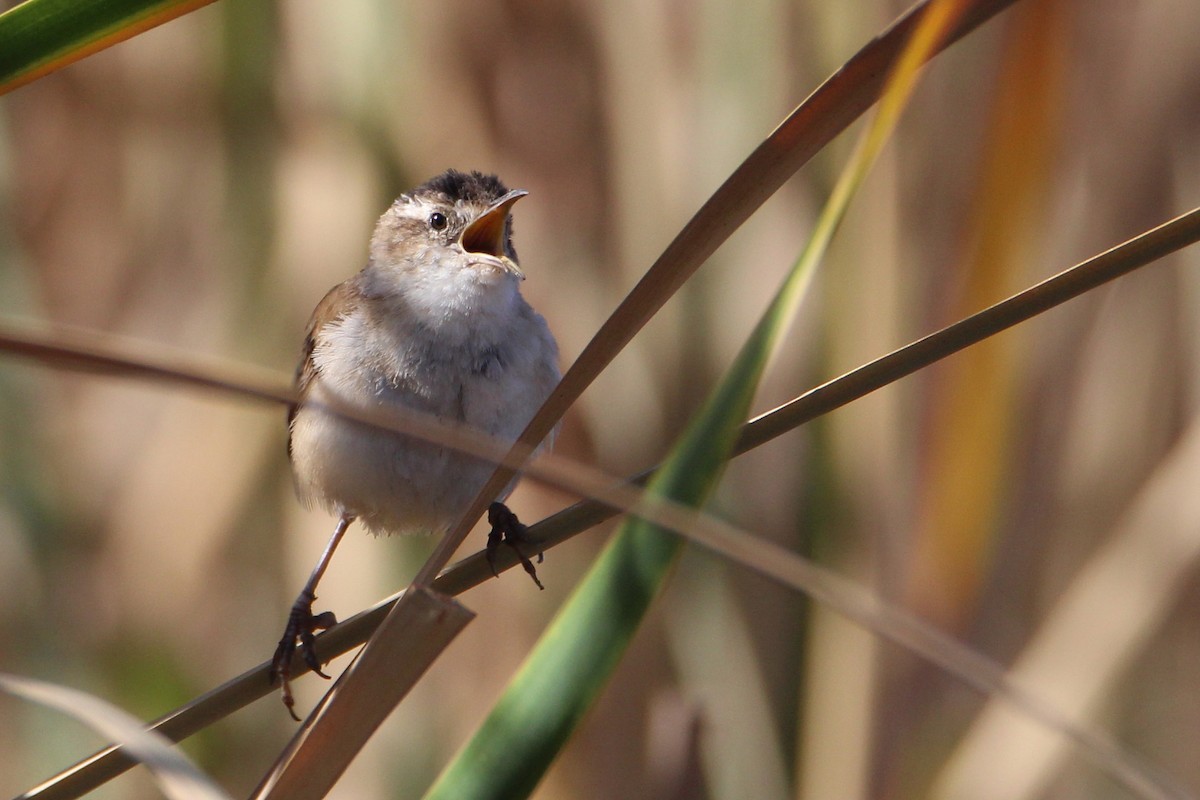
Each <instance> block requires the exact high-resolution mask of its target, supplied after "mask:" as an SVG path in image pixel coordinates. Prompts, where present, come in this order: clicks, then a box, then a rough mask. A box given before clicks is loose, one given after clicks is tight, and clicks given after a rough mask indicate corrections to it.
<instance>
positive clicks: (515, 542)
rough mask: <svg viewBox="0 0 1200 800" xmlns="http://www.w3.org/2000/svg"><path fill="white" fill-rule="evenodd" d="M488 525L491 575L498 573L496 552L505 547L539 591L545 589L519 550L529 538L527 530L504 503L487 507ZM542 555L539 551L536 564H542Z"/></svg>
mask: <svg viewBox="0 0 1200 800" xmlns="http://www.w3.org/2000/svg"><path fill="white" fill-rule="evenodd" d="M488 524H489V525H491V526H492V530H491V533H489V534H488V538H487V550H486V551H485V553H486V555H487V561H488V566H490V567H491V568H492V574H493V575H495V576H496V577H497V578H498V577H500V573H499V572H498V571H497V570H496V551H497V550H499V549H500V545H502V544H503V545H507V546H508V547H510V548H512V551H513V552H514V553H516V555H517V558H518V559H519V560H520V561H521V566H522V567H523V568H524V569H525V572H526V573H527V574H528V575H529V577H530V578H532V579H533V582H534V583H536V584H537V587H538V588H539V589H545V588H546V587H545V586H542V582H541V581H540V580H538V576H537V569H536V568H535V567H534V566H533V562H532V561H530V560H529V557H528V556H526V555H525V553H524V552H523V551H522V550H521V547H520V546H521V544H527V543H528V542H529V538H528V537H527V536H526V535H525V534H526V532H527V531H528V530H529V529H528V528H527V527H526V526H525V525H524V524H523V523H522V522H521V520H519V519H517V515H516V514H514V513H513V512H512V511H510V510H509V508H508V506H506V505H504V503H500V502H496V503H492V504H491V505H490V506H488ZM542 558H543V555H542V553H541V552H540V551H539V552H538V554H537V561H538V563H539V564H540V563H542Z"/></svg>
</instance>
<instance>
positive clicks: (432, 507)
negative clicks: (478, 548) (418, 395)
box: [292, 381, 540, 534]
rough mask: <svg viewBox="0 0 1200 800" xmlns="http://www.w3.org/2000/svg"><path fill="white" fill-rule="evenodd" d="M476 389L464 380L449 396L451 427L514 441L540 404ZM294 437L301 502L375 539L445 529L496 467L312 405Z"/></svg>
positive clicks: (304, 410) (301, 414) (390, 402)
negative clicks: (350, 518) (348, 517)
mask: <svg viewBox="0 0 1200 800" xmlns="http://www.w3.org/2000/svg"><path fill="white" fill-rule="evenodd" d="M479 388H480V387H477V386H472V384H471V382H470V381H468V382H465V383H463V384H461V385H460V387H459V388H458V389H457V391H456V392H455V393H454V394H455V395H456V399H455V402H454V405H455V406H456V408H455V409H454V411H455V414H454V416H455V417H457V418H458V419H461V420H463V421H462V422H458V421H456V422H455V423H454V424H463V425H465V426H466V427H468V428H471V429H474V430H479V431H482V432H484V433H486V434H488V435H490V436H494V437H497V438H501V439H504V440H508V441H511V440H513V439H515V438H516V436H517V435H518V434H519V433H520V431H521V430H522V429H523V428H524V426H525V424H526V423H527V422H528V420H529V418H530V417H531V416H532V414H533V411H534V410H536V408H537V404H538V403H540V398H528V399H527V398H524V397H523V396H522V395H521V393H520V392H517V393H513V394H507V395H506V394H505V393H503V392H499V393H498V392H496V391H479ZM380 399H381V400H383V403H381V404H382V405H399V406H407V405H409V402H403V401H401V400H400V399H399V398H396V397H387V398H380ZM410 400H411V398H410ZM529 400H532V401H533V402H532V403H530V402H529ZM442 405H444V403H443V404H442ZM441 417H442V419H445V416H444V415H441ZM292 439H293V453H295V454H296V457H295V458H294V459H293V471H294V473H295V477H296V486H297V490H298V492H299V494H300V497H301V499H302V500H303V501H304V502H305V503H306V504H309V505H320V506H322V507H324V508H326V509H328V510H329V511H331V512H333V513H336V514H341V513H350V514H353V515H355V516H356V517H358V519H359V520H360V521H361V522H362V523H363V524H364V525H365V526H366V527H367V528H368V529H370V530H371V531H372V532H374V533H377V534H380V533H428V532H441V531H444V530H445V529H446V528H447V527H449V526H450V525H452V524H453V523H454V522H455V520H456V519H457V518H458V516H459V515H460V514H461V513H462V512H463V511H465V510H466V507H467V504H468V503H470V502H471V500H472V499H474V497H475V495H476V494H477V493H478V492H479V489H480V488H481V487H482V486H483V483H484V481H486V480H487V478H488V476H489V475H490V474H491V472H492V470H493V469H494V467H493V466H492V465H491V464H489V463H486V462H484V461H480V460H478V459H474V458H471V457H470V456H467V455H464V454H461V453H457V452H455V451H453V450H448V449H445V448H442V447H438V446H436V445H431V444H428V443H426V442H422V441H420V440H418V439H414V438H412V437H409V436H403V435H401V434H396V433H391V432H387V431H383V430H380V429H378V428H374V427H371V426H368V425H364V424H361V423H357V422H353V421H350V420H346V419H344V418H340V417H336V416H333V415H331V414H329V413H328V412H326V411H324V410H322V409H320V408H319V407H314V406H311V405H310V406H306V407H303V408H301V409H300V411H299V413H298V414H297V415H296V418H295V420H294V422H293V428H292ZM511 488H512V485H511V484H510V485H509V487H507V488H506V489H505V491H504V492H503V493H502V494H501V495H500V497H498V498H496V499H503V498H504V497H505V496H507V494H508V493H509V491H511Z"/></svg>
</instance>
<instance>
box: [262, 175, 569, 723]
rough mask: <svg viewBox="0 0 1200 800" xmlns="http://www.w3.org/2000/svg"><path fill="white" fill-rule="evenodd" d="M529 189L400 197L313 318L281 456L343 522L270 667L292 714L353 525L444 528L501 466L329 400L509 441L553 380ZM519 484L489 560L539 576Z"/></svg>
mask: <svg viewBox="0 0 1200 800" xmlns="http://www.w3.org/2000/svg"><path fill="white" fill-rule="evenodd" d="M525 194H526V192H524V191H521V190H515V191H509V190H508V189H507V188H506V187H505V186H504V184H503V183H501V182H500V180H499V179H498V178H496V177H495V176H492V175H483V174H481V173H479V172H471V173H469V174H468V173H463V172H458V171H456V170H449V171H447V172H445V173H443V174H441V175H439V176H437V177H436V178H433V179H432V180H430V181H428V182H426V183H424V184H422V185H420V186H418V187H417V188H415V189H413V190H412V191H411V192H409V193H407V194H402V195H400V197H399V198H397V200H396V201H395V202H394V203H392V206H391V207H390V208H389V209H388V210H387V212H385V213H384V215H383V216H382V217H381V218H380V219H379V222H378V224H377V225H376V226H375V232H374V235H372V237H371V245H370V252H369V257H368V260H367V266H366V267H365V268H364V269H363V270H362V271H361V272H359V273H358V274H357V275H355V276H354V277H352V278H350V279H349V280H347V281H345V282H344V283H341V284H339V285H337V286H335V287H334V288H333V289H332V290H331V291H330V292H329V293H328V294H327V295H325V299H323V300H322V301H321V302H320V304H318V305H317V308H316V310H315V311H314V312H313V315H312V319H311V320H310V321H309V324H308V332H307V335H306V337H305V341H304V352H303V357H302V359H301V361H300V367H299V369H298V370H297V374H296V388H297V393H298V395H299V398H300V402H299V403H298V404H297V405H295V406H293V407H292V408H291V409H290V410H289V417H288V420H289V428H290V432H291V437H290V439H289V441H288V454H289V456H290V458H291V463H292V471H293V474H294V476H295V482H296V488H297V491H298V493H299V495H300V498H301V500H302V501H303V502H304V503H305V504H306V505H309V506H311V505H318V506H321V507H323V508H325V509H326V510H328V511H330V512H332V513H334V514H336V515H338V523H337V527H336V528H335V530H334V533H333V536H332V538H331V539H330V541H329V544H328V545H327V547H326V549H325V552H324V553H323V555H322V556H321V559H320V560H319V561H318V563H317V565H316V568H315V569H314V570H313V573H312V576H311V577H310V578H309V580H308V583H307V584H306V585H305V587H304V589H303V590H302V591H301V593H300V595H299V597H297V599H296V603H295V605H294V606H293V607H292V611H291V614H290V616H289V619H288V625H287V629H286V630H285V632H284V635H283V638H282V639H281V640H280V642H279V646H278V648H277V649H276V651H275V657H274V659H273V661H272V666H271V679H272V681H274V680H279V681H280V682H281V683H282V687H283V698H284V703H285V705H286V706H287V708H288V711H289V712H291V713H292V716H293V717H294V716H295V713H294V712H293V711H292V698H291V691H290V688H289V685H288V680H289V677H290V665H291V660H292V656H293V654H294V653H295V651H296V649H297V647H298V648H299V649H300V651H301V654H302V656H303V658H304V660H305V663H307V664H308V666H309V667H310V668H312V670H313V671H314V672H316V673H317V674H318V675H322V676H323V677H328V676H326V675H324V673H322V672H321V670H320V663H319V661H318V659H317V656H316V652H315V649H314V646H313V645H314V633H315V631H317V630H320V629H323V628H327V627H329V626H330V625H332V624H333V623H334V621H335V620H334V619H333V616H332V615H331V614H329V613H328V612H325V613H324V614H318V615H314V614H313V613H312V604H313V601H314V600H315V599H316V594H315V590H316V585H317V582H318V581H319V580H320V578H321V576H322V575H323V574H324V571H325V568H326V566H327V565H328V562H329V559H330V557H331V556H332V555H333V551H334V549H335V548H336V547H337V544H338V542H339V541H340V540H341V538H342V535H343V534H344V533H345V531H346V528H347V527H349V525H350V524H351V523H352V522H353V521H355V520H358V521H360V522H361V523H362V524H363V525H365V526H366V528H367V530H369V531H371V532H372V533H375V534H394V533H429V532H433V533H438V532H444V531H445V530H446V529H447V528H448V527H449V526H450V525H451V524H453V523H454V522H455V521H456V519H457V517H458V516H459V515H460V514H461V513H462V512H463V511H464V510H465V509H466V507H467V505H468V504H469V503H470V502H471V501H472V500H473V499H474V497H475V495H476V494H477V493H478V491H479V489H480V488H481V487H482V486H483V484H484V482H485V481H486V480H487V478H488V477H489V476H490V475H491V473H492V471H493V469H494V466H493V465H492V464H490V463H487V462H485V461H482V460H478V459H473V458H471V457H469V456H466V455H463V454H460V453H457V452H454V451H451V450H448V449H444V448H441V447H438V446H436V445H432V444H428V443H425V442H422V441H419V440H417V439H414V438H411V437H409V436H404V435H402V434H399V433H394V432H389V431H386V430H383V429H381V428H378V427H373V426H370V425H366V424H364V423H361V422H356V421H354V420H351V419H347V418H346V417H344V416H338V415H337V414H336V413H333V412H332V411H330V410H329V406H330V405H333V404H339V405H341V404H344V405H348V406H350V407H352V408H361V409H363V410H364V411H366V412H369V411H370V410H371V409H372V408H375V409H387V408H397V407H398V408H401V409H411V410H415V411H418V412H423V413H426V414H432V415H434V416H435V417H437V418H438V419H439V420H442V421H443V422H446V423H449V424H454V425H461V426H463V427H464V428H469V429H472V430H475V431H478V432H481V433H484V434H487V435H490V436H492V437H495V438H498V439H502V440H507V441H513V440H515V439H516V438H517V436H518V435H519V434H520V433H521V431H522V430H523V429H524V428H525V425H526V424H527V423H528V422H529V420H530V419H531V418H532V417H533V414H534V412H535V411H536V410H537V409H538V407H539V406H540V405H541V404H542V402H543V401H544V400H545V399H546V397H547V396H548V395H549V394H550V391H551V390H552V389H553V388H554V386H555V384H556V383H557V382H558V379H559V371H558V363H557V360H558V348H557V346H556V344H555V341H554V337H553V336H552V335H551V333H550V329H549V328H548V327H547V326H546V321H545V320H544V319H542V317H541V316H540V315H539V314H538V313H537V312H535V311H534V310H533V309H532V308H530V307H529V304H528V303H526V302H525V299H524V298H523V297H522V296H521V293H520V291H519V284H520V282H521V281H522V280H523V279H524V277H525V276H524V274H523V273H522V272H521V268H520V267H519V266H518V264H517V254H516V251H515V250H514V249H513V246H512V221H511V219H510V216H509V212H510V210H511V208H512V206H513V204H514V203H516V202H517V200H519V199H521V198H522V197H523V196H525ZM551 438H553V436H551ZM548 441H549V440H548ZM543 446H547V445H543ZM514 482H515V481H514ZM512 488H513V485H512V484H511V483H510V484H509V486H508V487H507V488H506V489H505V490H504V492H503V493H502V494H501V495H500V496H499V497H497V498H495V501H496V502H494V503H493V504H492V507H491V509H490V510H489V512H488V519H489V521H490V522H491V524H492V533H491V535H490V536H489V537H488V548H489V550H488V552H489V556H490V555H491V554H492V553H493V552H494V549H495V547H496V546H497V545H498V544H499V543H501V542H508V543H509V544H512V545H513V546H514V549H517V551H518V556H519V557H520V559H521V561H522V563H523V564H524V565H525V566H526V571H527V572H529V573H530V575H531V576H532V577H533V578H534V580H535V581H537V577H536V572H534V570H533V566H532V564H531V563H530V562H529V560H528V557H527V556H525V555H524V554H523V553H521V552H520V549H519V544H518V543H517V542H516V541H515V540H516V538H517V537H519V535H520V533H521V532H523V530H524V526H522V525H521V524H520V522H519V521H518V520H517V518H516V516H515V515H513V514H512V512H511V511H509V510H508V509H507V508H506V507H505V506H504V505H503V504H502V502H501V501H503V500H504V499H505V497H507V496H508V494H509V492H510V491H511V490H512ZM538 585H539V586H541V584H540V582H539V583H538Z"/></svg>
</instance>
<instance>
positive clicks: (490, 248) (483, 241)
mask: <svg viewBox="0 0 1200 800" xmlns="http://www.w3.org/2000/svg"><path fill="white" fill-rule="evenodd" d="M527 194H529V192H527V191H525V190H524V189H513V190H512V191H511V192H509V193H508V194H506V195H504V196H503V197H501V198H500V199H499V200H497V201H496V202H494V203H492V204H491V205H490V206H488V209H487V210H486V211H484V212H483V213H482V214H480V215H479V216H478V217H476V218H475V219H474V220H473V221H472V222H471V224H470V225H468V226H467V227H466V229H465V230H463V232H462V236H461V237H460V238H459V240H458V241H459V244H461V245H462V248H463V250H465V251H466V252H468V253H483V254H486V255H489V256H492V257H494V258H496V259H498V260H499V261H500V264H501V266H503V268H504V269H505V270H507V271H508V272H511V273H512V274H513V275H516V276H517V277H518V278H520V279H521V280H524V279H525V273H524V272H522V271H521V267H520V266H519V265H518V264H517V262H515V261H513V260H512V259H511V258H509V257H508V255H507V254H505V252H504V223H505V221H507V220H508V212H509V210H510V209H511V208H512V205H513V203H515V202H517V201H518V200H520V199H521V198H522V197H524V196H525V195H527Z"/></svg>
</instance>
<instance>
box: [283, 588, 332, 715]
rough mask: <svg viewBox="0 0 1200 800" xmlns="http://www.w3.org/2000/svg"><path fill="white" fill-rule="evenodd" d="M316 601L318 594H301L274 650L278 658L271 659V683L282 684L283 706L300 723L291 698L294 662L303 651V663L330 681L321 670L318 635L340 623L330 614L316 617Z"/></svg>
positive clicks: (306, 592) (327, 612) (324, 613)
mask: <svg viewBox="0 0 1200 800" xmlns="http://www.w3.org/2000/svg"><path fill="white" fill-rule="evenodd" d="M316 599H317V598H316V595H314V594H313V593H312V592H308V591H305V592H301V593H300V596H299V597H297V598H296V602H295V603H294V604H292V610H291V612H290V613H289V614H288V621H287V627H286V628H284V630H283V637H282V638H281V639H280V640H279V644H278V645H277V646H276V648H275V656H274V657H273V658H272V659H271V671H270V673H269V678H270V680H271V683H272V684H274V683H275V682H276V681H279V684H280V693H281V695H282V697H283V705H284V707H285V708H287V711H288V713H289V714H291V715H292V719H294V720H296V721H297V722H299V721H300V718H299V717H298V716H296V711H295V705H296V701H295V698H293V697H292V685H291V678H292V659H293V657H294V656H295V654H296V650H297V648H298V649H299V650H300V657H301V658H302V659H303V660H304V663H305V665H307V666H308V668H309V669H310V670H312V671H313V672H315V673H316V674H317V675H320V676H321V677H322V678H325V679H326V680H329V676H328V675H326V674H325V673H324V672H322V671H321V661H320V659H319V658H317V646H316V645H317V639H316V633H317V631H323V630H325V629H327V628H332V627H333V626H334V625H336V624H337V618H336V617H334V615H333V612H331V611H324V612H322V613H320V614H313V613H312V604H313V601H314V600H316Z"/></svg>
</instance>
